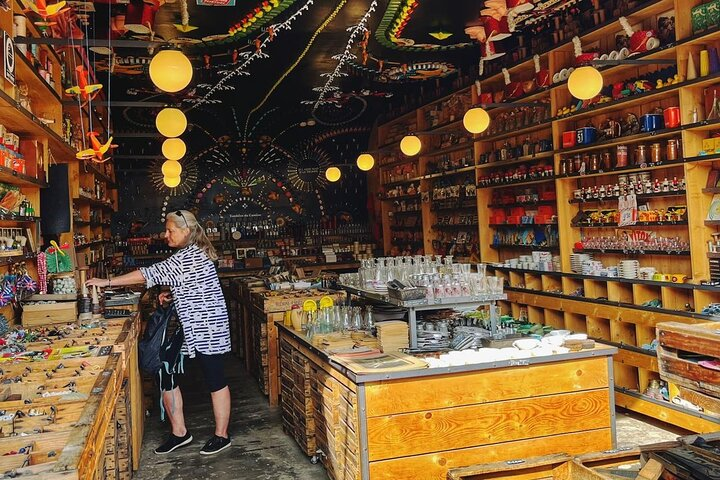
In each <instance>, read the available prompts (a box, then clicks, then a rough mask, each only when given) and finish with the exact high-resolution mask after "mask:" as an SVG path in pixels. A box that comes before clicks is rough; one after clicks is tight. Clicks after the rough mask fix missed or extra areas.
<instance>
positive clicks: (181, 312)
mask: <svg viewBox="0 0 720 480" xmlns="http://www.w3.org/2000/svg"><path fill="white" fill-rule="evenodd" d="M165 237H166V240H167V243H168V245H169V246H170V247H173V248H178V250H177V252H175V253H174V254H173V255H172V256H171V257H170V258H168V259H167V260H164V261H162V262H159V263H156V264H155V265H152V266H150V267H145V268H140V269H139V270H136V271H134V272H131V273H127V274H125V275H120V276H118V277H115V278H112V279H109V280H106V279H100V278H93V279H91V280H88V282H87V284H88V286H97V287H108V288H110V287H115V286H126V285H138V284H146V285H147V287H148V288H150V287H153V286H155V285H163V286H169V287H170V290H171V292H172V297H170V294H168V293H161V294H160V296H159V300H160V302H161V303H167V302H168V301H170V300H172V301H173V302H174V304H175V308H176V310H177V315H178V319H179V320H180V324H181V326H182V329H178V331H177V332H176V334H175V335H174V337H173V345H176V346H177V348H178V349H179V350H180V351H181V355H187V356H188V357H190V358H197V359H198V361H199V364H200V367H201V369H202V371H203V374H204V376H205V382H206V383H207V386H208V388H209V389H210V392H211V393H210V395H211V397H212V405H213V412H214V415H215V434H214V435H213V436H212V437H211V438H210V439H209V440H208V441H207V442H206V443H205V446H204V447H203V448H202V449H201V450H200V453H201V454H202V455H213V454H215V453H218V452H220V451H222V450H225V449H226V448H228V447H229V446H230V444H231V442H230V438H229V436H228V431H227V430H228V422H229V420H230V390H229V388H228V385H227V382H226V381H225V375H224V372H223V354H224V353H226V352H229V351H230V327H229V322H228V314H227V309H226V306H225V299H224V297H223V294H222V290H221V288H220V279H219V278H218V275H217V270H216V268H215V264H214V263H213V262H214V261H215V260H217V254H216V253H215V249H214V248H213V246H212V244H211V243H210V240H209V239H208V238H207V236H206V235H205V232H204V231H203V229H202V227H201V226H200V224H198V221H197V219H196V218H195V216H194V215H193V214H192V213H190V212H189V211H187V210H178V211H176V212H174V213H170V214H168V216H167V221H166V222H165ZM178 335H183V336H184V340H183V338H182V337H178ZM181 355H178V357H179V358H180V360H179V361H181ZM173 367H174V365H171V366H170V369H169V371H171V372H172V371H174V368H173ZM175 380H176V379H175V378H174V375H172V374H171V375H162V382H161V383H162V385H161V389H162V397H163V398H162V400H163V405H164V407H165V411H166V412H167V415H168V418H169V419H170V424H171V426H172V432H171V434H170V436H169V437H168V439H167V441H166V442H165V443H163V444H162V445H160V446H159V447H158V448H156V449H155V453H156V454H158V455H164V454H168V453H170V452H172V451H174V450H175V449H177V448H180V447H182V446H185V445H188V444H189V443H190V442H192V440H193V437H192V435H191V434H190V432H188V431H187V429H186V428H185V417H184V416H183V400H182V394H181V393H180V388H179V387H178V386H177V385H176V382H175Z"/></svg>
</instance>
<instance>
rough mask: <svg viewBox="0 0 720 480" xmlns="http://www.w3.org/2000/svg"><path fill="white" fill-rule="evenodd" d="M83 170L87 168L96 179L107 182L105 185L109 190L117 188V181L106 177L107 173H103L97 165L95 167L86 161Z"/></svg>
mask: <svg viewBox="0 0 720 480" xmlns="http://www.w3.org/2000/svg"><path fill="white" fill-rule="evenodd" d="M83 168H85V170H86V171H88V170H89V171H90V172H92V173H93V174H94V175H95V176H96V177H98V178H99V179H100V180H102V181H103V182H105V185H106V186H107V187H108V188H117V185H116V184H115V180H113V179H112V178H110V177H108V176H107V175H105V173H103V172H101V171H100V170H99V169H98V168H97V167H96V166H95V165H93V163H92V162H89V161H84V162H83Z"/></svg>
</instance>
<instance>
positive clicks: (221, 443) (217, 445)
mask: <svg viewBox="0 0 720 480" xmlns="http://www.w3.org/2000/svg"><path fill="white" fill-rule="evenodd" d="M230 445H232V442H231V441H230V439H229V438H224V437H219V436H217V435H213V436H212V437H210V440H208V441H207V443H206V444H205V446H204V447H203V448H202V450H200V455H215V454H216V453H220V452H222V451H223V450H225V449H226V448H228V447H229V446H230Z"/></svg>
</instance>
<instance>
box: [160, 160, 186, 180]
mask: <svg viewBox="0 0 720 480" xmlns="http://www.w3.org/2000/svg"><path fill="white" fill-rule="evenodd" d="M161 170H162V174H163V176H165V177H167V178H175V177H179V176H180V174H181V173H182V165H180V162H178V161H177V160H166V161H165V162H164V163H163V164H162V167H161Z"/></svg>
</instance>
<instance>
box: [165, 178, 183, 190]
mask: <svg viewBox="0 0 720 480" xmlns="http://www.w3.org/2000/svg"><path fill="white" fill-rule="evenodd" d="M163 183H164V184H165V186H166V187H168V188H175V187H177V186H178V185H180V177H163Z"/></svg>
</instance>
